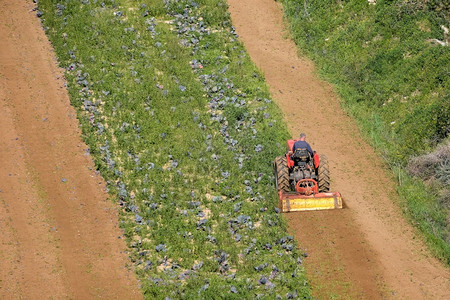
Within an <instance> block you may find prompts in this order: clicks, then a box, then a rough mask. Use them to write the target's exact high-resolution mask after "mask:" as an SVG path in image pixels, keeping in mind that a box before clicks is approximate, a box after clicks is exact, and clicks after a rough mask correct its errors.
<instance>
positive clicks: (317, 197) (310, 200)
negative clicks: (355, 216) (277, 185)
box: [278, 191, 342, 212]
mask: <svg viewBox="0 0 450 300" xmlns="http://www.w3.org/2000/svg"><path fill="white" fill-rule="evenodd" d="M278 195H279V201H278V207H279V208H280V210H281V212H290V211H305V210H322V209H336V208H342V196H341V194H339V193H338V192H335V193H317V194H313V195H310V196H306V195H302V194H299V193H295V192H283V191H279V193H278Z"/></svg>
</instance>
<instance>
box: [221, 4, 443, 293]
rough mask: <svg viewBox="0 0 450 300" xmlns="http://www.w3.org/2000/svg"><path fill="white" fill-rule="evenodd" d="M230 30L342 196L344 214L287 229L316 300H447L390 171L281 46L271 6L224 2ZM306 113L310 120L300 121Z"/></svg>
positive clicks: (314, 215) (326, 89) (299, 220)
mask: <svg viewBox="0 0 450 300" xmlns="http://www.w3.org/2000/svg"><path fill="white" fill-rule="evenodd" d="M228 3H229V5H230V8H229V11H230V13H231V17H232V20H233V24H234V26H235V27H236V29H237V33H238V34H239V35H240V39H241V40H242V41H243V42H244V44H245V46H246V48H247V49H248V51H249V53H250V56H251V57H252V59H253V61H254V62H255V63H256V64H257V65H258V67H259V68H260V69H261V70H262V71H263V72H264V74H265V77H266V80H267V83H268V84H269V87H270V90H271V93H272V95H273V97H274V99H275V101H276V102H277V104H278V105H279V106H280V107H281V109H282V110H283V112H284V117H285V120H286V121H287V123H288V125H289V129H290V131H291V133H292V135H293V136H294V137H297V135H298V134H299V133H300V132H301V131H302V132H303V131H304V132H306V133H307V135H308V140H309V141H310V142H311V144H312V147H313V149H315V150H317V151H318V152H319V153H324V154H327V156H328V159H329V161H330V165H331V172H332V179H333V182H332V189H333V190H336V191H339V192H341V193H342V194H343V196H344V201H345V204H346V205H347V208H346V209H344V210H340V211H322V212H307V213H290V214H287V215H286V218H287V220H288V223H289V227H290V230H291V231H292V233H293V234H294V235H295V236H296V238H297V240H298V241H300V242H301V247H302V248H306V249H307V251H308V253H309V257H308V259H307V260H306V268H307V272H308V274H309V278H311V283H312V285H313V288H314V294H315V296H316V297H319V298H322V299H328V298H331V297H340V298H353V299H355V298H364V299H381V298H395V299H450V282H449V281H450V273H449V270H448V269H446V268H445V267H444V266H442V265H441V264H440V263H439V262H438V261H437V260H436V259H434V258H433V257H431V256H430V254H429V253H428V251H427V249H426V248H425V247H424V245H423V243H422V242H421V241H420V239H415V232H414V230H413V229H412V228H411V226H410V225H409V224H408V223H407V222H406V221H405V220H404V218H403V217H402V214H401V211H400V210H399V208H398V207H397V206H396V205H394V204H393V200H394V199H395V198H396V196H395V190H394V187H393V186H392V184H391V183H390V182H391V181H392V178H390V175H389V172H388V171H387V170H386V168H385V167H384V166H383V163H382V161H381V160H380V159H379V158H378V157H377V156H376V154H375V153H374V152H373V150H372V149H371V148H370V147H369V146H368V145H367V144H366V143H365V142H364V141H363V140H362V138H361V137H360V134H359V132H358V130H357V128H356V126H355V124H354V122H353V121H352V120H351V119H350V118H349V117H348V116H346V115H345V114H344V113H343V112H342V110H341V109H340V107H339V99H338V98H337V97H336V95H335V93H334V91H333V90H332V88H331V87H330V86H329V85H327V84H326V83H325V82H323V81H321V80H319V79H317V76H316V75H315V74H314V69H313V66H312V63H311V62H310V61H308V60H307V59H305V58H298V56H297V53H296V48H295V44H294V43H293V42H292V40H290V39H284V38H283V36H286V32H285V31H284V26H283V19H282V12H281V7H280V5H279V4H277V3H276V2H275V1H274V0H245V1H242V0H228ZM304 107H308V108H309V110H310V111H312V112H314V114H307V115H303V114H301V111H302V109H303V108H304Z"/></svg>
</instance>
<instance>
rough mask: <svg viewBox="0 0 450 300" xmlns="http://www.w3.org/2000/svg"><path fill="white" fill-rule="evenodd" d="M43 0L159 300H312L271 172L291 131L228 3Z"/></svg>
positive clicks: (89, 136)
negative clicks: (233, 21)
mask: <svg viewBox="0 0 450 300" xmlns="http://www.w3.org/2000/svg"><path fill="white" fill-rule="evenodd" d="M63 3H64V4H54V3H53V1H49V0H42V1H40V2H39V8H40V10H41V11H42V12H43V15H41V18H42V21H43V25H44V26H45V28H46V30H47V33H48V35H49V37H50V39H51V41H52V43H53V45H54V47H55V50H56V52H57V55H58V58H59V62H60V64H61V66H62V67H63V68H65V69H66V70H67V72H66V77H67V80H68V89H69V93H70V97H71V101H72V104H73V105H74V106H75V107H76V108H77V111H78V117H79V120H80V122H81V126H82V129H83V135H84V138H85V140H86V142H87V144H88V145H89V153H90V154H91V155H92V157H93V159H94V161H95V163H96V166H97V168H98V169H99V170H100V172H101V174H102V176H103V177H104V178H105V179H106V181H107V183H108V189H109V193H110V195H111V198H112V199H114V200H116V201H118V202H119V204H120V206H121V207H122V213H121V217H120V222H121V227H122V228H123V230H124V233H125V236H126V237H127V241H128V245H129V247H130V259H131V261H132V262H133V264H134V268H135V270H136V273H137V274H138V276H139V278H140V280H141V282H142V289H143V291H144V294H145V296H146V297H147V298H152V299H153V298H164V297H167V298H189V299H191V298H217V297H220V298H225V297H226V298H236V299H254V298H270V299H272V298H275V297H279V298H288V299H291V298H299V297H300V298H308V297H310V287H309V286H308V284H307V281H306V278H305V275H304V269H303V266H302V257H303V254H302V253H301V252H299V251H298V250H297V249H296V247H295V241H294V240H293V238H292V237H290V236H287V235H286V225H285V224H284V221H283V219H282V218H281V215H280V214H279V211H278V210H277V209H275V206H276V203H277V200H276V199H277V197H276V194H275V191H274V188H273V183H272V181H273V178H272V170H271V162H270V161H268V160H267V158H271V157H274V156H275V155H276V154H277V153H281V152H283V148H284V147H283V146H282V144H283V142H284V141H285V140H286V139H287V138H288V136H289V135H288V132H287V129H286V128H285V125H284V124H283V123H282V121H281V120H282V118H281V114H280V112H279V110H278V108H277V107H276V106H275V105H274V104H273V103H272V101H271V99H270V94H269V93H268V90H267V87H266V85H265V82H264V78H263V77H262V75H261V74H260V73H259V72H258V70H257V69H256V67H255V66H254V65H253V64H252V62H251V61H250V59H249V57H248V55H247V53H246V52H245V50H244V48H243V46H242V45H241V44H240V43H239V42H238V41H237V39H236V34H235V32H234V29H233V27H232V26H231V23H230V19H229V16H228V13H227V10H226V3H225V2H224V1H221V0H210V1H198V2H194V1H181V0H180V1H169V0H166V1H148V0H147V1H140V2H139V3H138V2H135V1H126V0H121V1H120V0H116V1H113V0H106V1H103V2H101V1H95V0H90V1H87V0H86V1H75V0H73V1H70V0H67V1H64V2H63Z"/></svg>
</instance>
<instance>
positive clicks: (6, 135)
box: [0, 0, 142, 299]
mask: <svg viewBox="0 0 450 300" xmlns="http://www.w3.org/2000/svg"><path fill="white" fill-rule="evenodd" d="M32 8H33V4H32V3H31V1H24V0H21V1H15V0H3V1H1V2H0V41H1V42H0V166H1V167H0V190H1V192H0V226H1V227H2V232H1V234H0V238H1V243H0V259H1V268H0V276H1V277H0V298H8V299H9V298H25V299H38V298H39V299H41V298H77V299H88V298H99V297H104V298H108V299H110V298H111V299H113V298H114V299H133V298H142V295H141V293H140V291H139V287H138V282H137V280H136V278H135V275H134V274H133V272H132V271H129V270H127V268H126V263H127V258H126V254H125V253H124V250H125V249H126V246H125V243H124V242H123V240H122V239H120V238H118V237H120V236H121V232H120V230H119V228H118V224H117V208H116V205H114V204H113V203H112V202H110V201H109V200H108V199H107V194H106V192H105V183H104V181H103V180H102V178H101V177H100V176H98V175H97V174H95V172H94V166H93V163H92V160H91V158H90V157H89V156H88V155H86V152H85V150H86V149H87V146H86V145H85V144H84V143H83V142H82V140H81V138H80V130H79V129H78V122H77V120H76V117H75V111H74V109H73V108H72V107H71V106H70V103H69V99H68V95H67V91H66V89H65V88H64V84H65V83H64V77H63V73H62V71H61V70H60V69H58V67H57V62H56V60H55V58H54V55H53V51H52V48H51V46H50V44H49V42H48V40H47V38H46V36H45V34H44V32H43V30H42V28H41V26H40V22H39V20H38V19H37V18H36V15H35V14H36V13H35V12H32V11H31V9H32Z"/></svg>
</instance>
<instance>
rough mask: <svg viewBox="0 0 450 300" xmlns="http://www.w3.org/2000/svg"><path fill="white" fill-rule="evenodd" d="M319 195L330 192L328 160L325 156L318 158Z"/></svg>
mask: <svg viewBox="0 0 450 300" xmlns="http://www.w3.org/2000/svg"><path fill="white" fill-rule="evenodd" d="M318 173H319V180H318V183H317V184H318V186H319V193H327V192H329V191H330V168H329V165H328V159H327V157H326V156H325V155H321V156H320V165H319V172H318Z"/></svg>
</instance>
